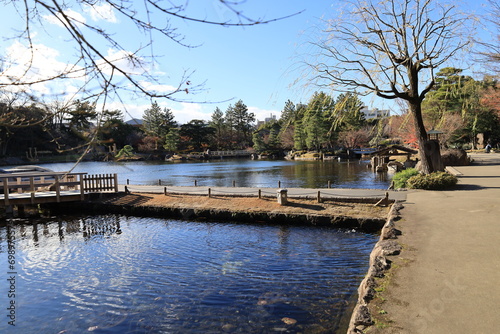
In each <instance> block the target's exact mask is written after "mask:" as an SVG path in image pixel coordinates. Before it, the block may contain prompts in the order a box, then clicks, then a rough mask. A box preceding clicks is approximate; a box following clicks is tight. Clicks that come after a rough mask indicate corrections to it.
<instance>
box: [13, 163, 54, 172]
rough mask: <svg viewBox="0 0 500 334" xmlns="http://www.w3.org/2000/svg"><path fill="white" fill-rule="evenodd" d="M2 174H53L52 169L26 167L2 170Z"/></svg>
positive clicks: (33, 166)
mask: <svg viewBox="0 0 500 334" xmlns="http://www.w3.org/2000/svg"><path fill="white" fill-rule="evenodd" d="M3 172H4V173H36V172H42V173H53V172H54V171H53V170H52V169H48V168H45V167H41V166H35V165H26V166H17V167H13V168H8V169H4V170H3Z"/></svg>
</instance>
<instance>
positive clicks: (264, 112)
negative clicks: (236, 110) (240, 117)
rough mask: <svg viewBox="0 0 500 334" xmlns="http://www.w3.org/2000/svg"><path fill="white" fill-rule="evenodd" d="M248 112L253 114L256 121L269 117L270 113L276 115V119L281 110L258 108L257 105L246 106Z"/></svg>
mask: <svg viewBox="0 0 500 334" xmlns="http://www.w3.org/2000/svg"><path fill="white" fill-rule="evenodd" d="M248 112H251V113H254V114H255V120H256V121H263V120H265V119H266V118H269V117H271V115H274V116H276V119H279V118H280V116H281V111H279V110H269V109H260V108H258V107H248Z"/></svg>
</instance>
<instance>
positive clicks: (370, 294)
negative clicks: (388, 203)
mask: <svg viewBox="0 0 500 334" xmlns="http://www.w3.org/2000/svg"><path fill="white" fill-rule="evenodd" d="M401 208H402V204H401V203H400V202H396V203H394V204H393V206H392V208H391V210H390V212H389V215H388V218H387V222H386V223H385V225H384V226H383V227H382V230H381V233H380V238H379V241H378V242H377V243H376V244H375V247H374V248H373V250H372V252H371V254H370V264H369V269H368V273H367V274H366V276H365V278H364V279H363V281H361V284H360V285H359V288H358V300H357V303H356V306H355V307H354V310H353V313H352V316H351V321H350V323H349V328H348V330H347V334H362V333H365V331H366V329H368V328H369V327H370V326H372V325H373V324H374V322H373V320H372V317H371V314H370V310H369V308H368V304H369V303H370V301H371V300H372V299H373V298H374V297H375V294H376V291H375V288H376V286H377V283H376V281H375V278H380V277H383V276H384V274H385V272H386V271H387V270H389V268H390V267H391V261H390V260H389V259H388V258H387V256H389V255H397V254H399V253H400V252H401V248H402V247H401V245H400V244H399V243H398V242H397V241H396V240H395V239H397V236H398V235H400V234H401V232H400V231H399V230H397V229H396V227H395V224H394V221H395V220H396V219H397V218H398V217H399V210H400V209H401Z"/></svg>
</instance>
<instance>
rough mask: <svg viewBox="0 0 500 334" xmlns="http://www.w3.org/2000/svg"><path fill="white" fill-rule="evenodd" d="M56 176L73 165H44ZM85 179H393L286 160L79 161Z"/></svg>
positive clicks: (214, 182)
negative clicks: (96, 176) (89, 176)
mask: <svg viewBox="0 0 500 334" xmlns="http://www.w3.org/2000/svg"><path fill="white" fill-rule="evenodd" d="M46 167H48V168H51V169H53V170H55V171H64V170H68V169H69V168H71V167H72V164H69V163H67V164H60V163H59V164H47V165H46ZM74 171H75V172H87V173H89V174H106V173H117V174H118V181H119V182H120V183H122V184H125V183H127V180H128V181H129V182H130V183H131V184H157V183H158V180H161V182H162V184H163V185H166V186H169V185H175V186H192V185H194V181H195V180H196V181H197V184H198V185H200V186H216V187H231V186H232V182H233V181H234V182H235V183H236V185H237V186H241V187H277V186H278V182H280V183H281V185H282V186H283V187H288V188H291V187H297V188H325V187H327V185H328V182H330V183H331V185H332V186H333V187H342V188H374V189H387V187H388V186H389V183H390V178H391V175H390V174H388V173H375V172H373V170H372V169H370V168H368V161H365V160H357V159H355V160H342V161H340V162H339V161H336V160H333V161H284V160H247V159H237V160H229V159H228V160H220V161H219V160H217V161H209V162H186V163H171V162H162V161H151V162H145V161H142V162H141V161H139V162H127V163H123V162H122V163H119V162H82V163H80V164H79V165H78V166H77V167H76V168H75V170H74Z"/></svg>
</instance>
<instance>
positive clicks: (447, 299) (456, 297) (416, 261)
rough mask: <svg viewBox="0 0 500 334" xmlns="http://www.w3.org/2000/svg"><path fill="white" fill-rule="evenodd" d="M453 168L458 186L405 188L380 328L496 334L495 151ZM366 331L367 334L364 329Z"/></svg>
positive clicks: (499, 179) (499, 267) (498, 174)
mask: <svg viewBox="0 0 500 334" xmlns="http://www.w3.org/2000/svg"><path fill="white" fill-rule="evenodd" d="M471 157H472V158H473V159H474V160H475V163H474V164H473V165H471V166H466V167H456V169H457V170H458V171H459V172H460V173H462V174H463V175H462V176H460V177H459V186H458V190H453V191H411V192H408V197H407V201H406V202H405V203H404V209H402V210H401V214H402V219H401V220H400V221H399V222H398V227H399V228H400V229H401V230H402V233H403V234H402V236H401V237H400V239H399V240H400V241H401V243H402V244H403V245H404V250H403V252H402V253H401V254H400V255H399V256H398V257H397V258H395V259H394V263H395V264H397V266H393V268H395V269H394V271H393V274H394V277H393V278H392V279H391V281H390V285H389V287H388V288H387V291H386V292H385V295H384V296H385V298H386V299H387V301H386V302H384V304H383V305H382V306H383V308H384V311H386V312H387V316H388V317H389V318H390V319H392V320H393V321H394V323H393V324H392V325H391V326H390V327H389V328H385V329H383V330H380V329H379V330H376V332H380V333H398V334H399V333H412V334H413V333H425V334H433V333H439V334H443V333H454V334H459V333H464V334H472V333H474V334H481V333H484V334H491V333H500V329H499V325H498V312H499V304H500V285H499V282H500V154H474V155H471ZM370 333H371V332H370Z"/></svg>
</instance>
